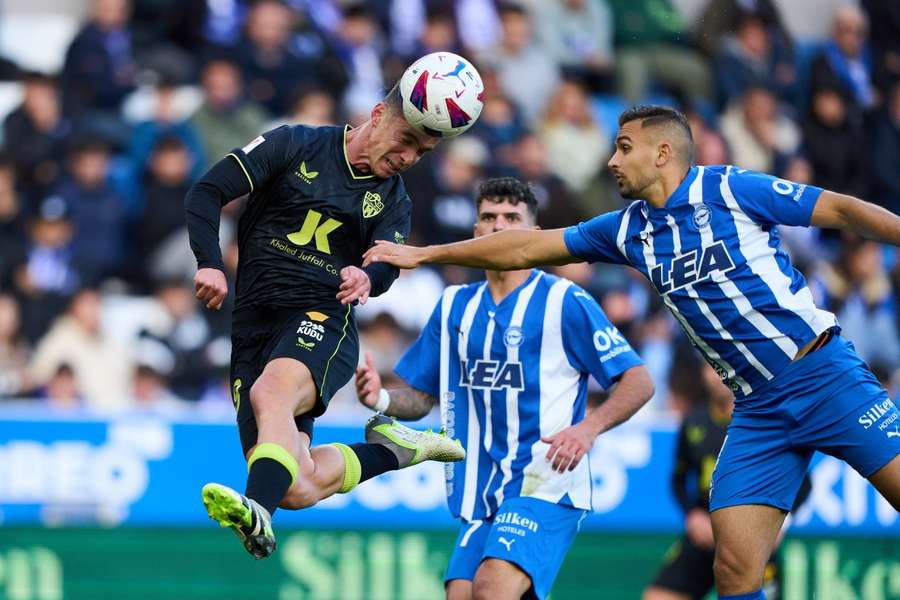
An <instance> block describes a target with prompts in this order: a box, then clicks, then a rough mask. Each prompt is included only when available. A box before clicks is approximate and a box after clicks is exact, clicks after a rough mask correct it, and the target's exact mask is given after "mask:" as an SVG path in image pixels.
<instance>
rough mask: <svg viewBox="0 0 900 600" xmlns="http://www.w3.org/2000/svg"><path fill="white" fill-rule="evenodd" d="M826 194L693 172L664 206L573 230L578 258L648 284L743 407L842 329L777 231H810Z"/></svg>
mask: <svg viewBox="0 0 900 600" xmlns="http://www.w3.org/2000/svg"><path fill="white" fill-rule="evenodd" d="M821 193H822V190H821V188H817V187H813V186H808V185H800V184H796V183H793V182H790V181H785V180H783V179H778V178H775V177H772V176H770V175H765V174H762V173H755V172H752V171H745V170H741V169H738V168H737V167H733V166H715V167H693V168H692V169H691V170H690V172H689V173H688V175H687V177H686V178H685V179H684V181H683V182H682V183H681V185H680V186H679V187H678V189H677V190H675V192H674V193H673V194H672V195H671V196H670V197H669V199H668V200H667V202H666V205H665V206H664V207H662V208H654V207H653V206H651V205H650V204H649V203H647V202H646V201H644V200H637V201H635V202H633V203H632V204H631V205H630V206H629V207H628V208H626V209H624V210H621V211H617V212H611V213H607V214H603V215H600V216H598V217H595V218H593V219H591V220H590V221H587V222H585V223H581V224H579V225H576V226H573V227H569V228H568V229H567V230H566V232H565V241H566V245H567V247H568V249H569V252H571V254H572V255H573V256H575V257H578V258H582V259H584V260H589V261H604V262H612V263H619V264H628V265H631V266H632V267H634V268H636V269H637V270H638V271H640V272H641V273H643V274H644V276H646V277H647V278H648V279H650V281H651V283H652V284H653V286H654V287H655V288H656V290H657V291H658V292H659V294H660V295H661V296H662V298H663V301H664V302H665V303H666V306H668V308H669V310H671V311H672V314H674V315H675V318H676V319H677V320H678V321H679V323H681V326H682V327H683V328H684V330H685V332H686V333H687V335H688V336H689V337H690V339H691V341H692V342H693V343H694V345H695V346H696V347H697V348H698V349H699V350H700V352H701V353H702V354H703V355H704V356H705V357H706V360H707V361H709V363H710V364H711V365H712V366H713V367H714V368H715V369H716V371H717V372H718V373H719V375H721V376H722V377H723V379H724V380H725V382H726V383H727V384H729V385H730V386H731V388H732V390H734V392H735V396H736V397H737V399H738V401H740V400H741V399H742V398H743V397H745V396H747V395H749V394H751V393H752V392H753V390H755V389H758V388H759V387H761V386H762V385H763V384H764V383H766V382H767V381H770V380H771V379H772V378H774V377H775V376H776V375H777V374H778V373H779V371H781V370H782V369H783V368H784V367H785V366H786V365H787V364H788V363H789V362H790V361H791V360H792V359H793V358H794V356H796V354H797V351H798V350H799V349H800V348H802V347H803V346H804V345H805V344H806V343H807V342H809V341H811V340H812V339H814V338H815V337H816V336H817V335H818V334H820V333H821V332H823V331H824V330H826V329H827V328H829V327H832V326H835V325H836V320H835V317H834V315H833V314H831V313H829V312H827V311H823V310H819V309H817V308H816V306H815V304H814V303H813V298H812V294H811V293H810V291H809V288H808V287H807V285H806V280H805V279H804V278H803V275H801V274H800V273H799V272H798V271H797V270H796V269H794V267H793V266H792V265H791V263H790V260H789V258H788V256H787V254H785V252H784V251H783V250H782V249H781V243H780V241H779V238H778V232H777V231H776V228H775V226H776V225H777V224H784V225H803V226H809V224H810V218H811V216H812V212H813V208H814V207H815V204H816V200H818V198H819V195H820V194H821Z"/></svg>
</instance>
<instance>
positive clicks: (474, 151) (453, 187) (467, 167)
mask: <svg viewBox="0 0 900 600" xmlns="http://www.w3.org/2000/svg"><path fill="white" fill-rule="evenodd" d="M488 158H489V157H488V150H487V148H486V147H485V146H484V144H482V143H481V142H480V141H479V140H478V139H477V138H474V137H461V138H456V139H454V140H453V141H452V142H450V143H449V144H448V145H447V149H446V151H445V152H444V153H443V154H442V155H440V157H439V159H438V160H437V161H436V163H437V164H436V165H435V167H436V169H435V173H434V183H433V186H434V187H433V190H434V191H433V193H432V195H431V197H430V198H429V197H428V196H425V195H422V194H420V195H419V197H418V202H416V203H415V204H414V205H413V211H414V212H415V213H419V214H418V215H415V214H414V216H413V220H414V221H415V222H417V223H419V224H420V232H422V233H423V234H424V239H423V241H424V243H427V244H443V243H446V242H456V241H459V240H463V239H468V238H470V237H472V227H473V226H474V225H475V219H476V217H477V215H476V213H475V205H474V204H473V202H472V194H473V193H474V191H475V186H476V185H477V184H478V181H479V180H480V179H481V176H482V173H483V171H482V170H483V168H484V167H485V166H486V164H487V161H488ZM410 189H419V188H417V187H411V188H410ZM423 209H424V210H427V211H428V212H427V213H425V214H421V211H422V210H423ZM416 218H418V219H419V220H418V221H416Z"/></svg>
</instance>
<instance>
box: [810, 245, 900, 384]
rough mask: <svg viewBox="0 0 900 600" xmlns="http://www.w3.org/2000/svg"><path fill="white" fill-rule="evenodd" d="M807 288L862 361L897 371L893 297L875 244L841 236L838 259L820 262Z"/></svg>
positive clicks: (899, 354)
mask: <svg viewBox="0 0 900 600" xmlns="http://www.w3.org/2000/svg"><path fill="white" fill-rule="evenodd" d="M810 284H811V286H810V288H811V290H812V291H813V294H814V296H816V305H817V306H821V307H822V308H823V309H824V310H828V311H831V312H833V313H834V314H835V315H836V316H837V318H838V322H839V323H840V324H841V335H843V336H845V337H846V338H847V339H848V340H850V341H851V342H853V345H854V346H856V350H857V352H859V355H860V357H861V358H862V359H863V360H864V361H866V362H867V363H870V364H876V365H879V366H880V367H882V368H886V369H887V370H888V371H892V370H894V369H896V368H897V367H898V366H900V338H898V330H897V322H896V319H895V310H896V307H895V303H896V293H895V290H894V288H893V285H892V284H891V281H890V279H889V278H888V276H887V273H885V270H884V261H883V256H882V251H881V247H880V246H879V245H878V244H877V243H875V242H873V241H870V240H864V239H861V238H855V237H848V236H844V237H843V239H842V245H841V251H840V254H839V256H838V258H837V260H836V261H834V262H828V261H821V262H820V263H819V265H818V267H817V269H816V272H815V274H814V275H813V277H812V278H811V281H810ZM875 331H877V332H878V335H872V332H875Z"/></svg>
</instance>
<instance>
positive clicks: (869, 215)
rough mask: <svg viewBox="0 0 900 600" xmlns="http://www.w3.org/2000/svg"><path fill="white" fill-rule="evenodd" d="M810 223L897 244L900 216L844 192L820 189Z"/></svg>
mask: <svg viewBox="0 0 900 600" xmlns="http://www.w3.org/2000/svg"><path fill="white" fill-rule="evenodd" d="M810 224H811V225H814V226H816V227H826V228H829V229H843V230H846V231H852V232H853V233H856V234H857V235H861V236H862V237H864V238H868V239H870V240H874V241H876V242H883V243H887V244H893V245H895V246H900V217H898V216H897V215H895V214H894V213H892V212H891V211H889V210H886V209H884V208H881V207H880V206H877V205H875V204H872V203H870V202H866V201H864V200H860V199H859V198H855V197H853V196H848V195H846V194H838V193H836V192H829V191H828V190H826V191H824V192H822V194H821V195H820V196H819V199H818V200H817V201H816V206H815V208H814V209H813V213H812V219H811V220H810Z"/></svg>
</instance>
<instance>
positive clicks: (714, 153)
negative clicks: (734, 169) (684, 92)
mask: <svg viewBox="0 0 900 600" xmlns="http://www.w3.org/2000/svg"><path fill="white" fill-rule="evenodd" d="M687 117H688V123H689V124H690V126H691V135H692V136H693V138H694V163H695V164H698V165H726V164H730V163H731V156H730V155H729V152H728V144H726V143H725V139H724V138H723V137H722V134H720V133H719V132H718V131H717V130H716V129H715V128H714V127H712V126H710V124H709V123H708V122H707V120H706V118H705V117H704V116H703V115H701V114H700V113H699V112H697V111H689V112H688V113H687Z"/></svg>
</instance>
